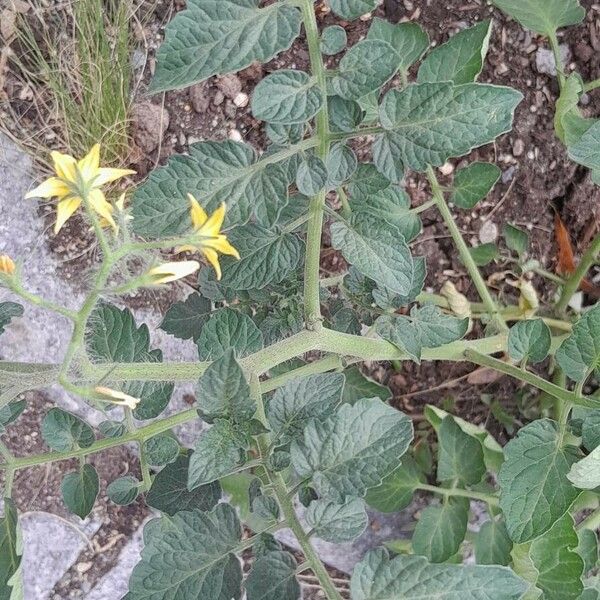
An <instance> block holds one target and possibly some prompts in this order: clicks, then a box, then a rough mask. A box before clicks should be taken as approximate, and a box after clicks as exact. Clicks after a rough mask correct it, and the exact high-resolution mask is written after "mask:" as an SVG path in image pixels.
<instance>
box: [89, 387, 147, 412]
mask: <svg viewBox="0 0 600 600" xmlns="http://www.w3.org/2000/svg"><path fill="white" fill-rule="evenodd" d="M94 392H96V394H98V396H99V399H100V400H104V401H105V402H111V403H112V404H117V405H118V406H126V407H127V408H130V409H131V410H134V409H135V407H136V406H137V405H138V404H139V403H140V399H139V398H134V397H133V396H130V395H129V394H126V393H125V392H119V391H118V390H113V389H111V388H108V387H103V386H100V385H99V386H96V387H95V388H94Z"/></svg>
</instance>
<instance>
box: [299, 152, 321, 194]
mask: <svg viewBox="0 0 600 600" xmlns="http://www.w3.org/2000/svg"><path fill="white" fill-rule="evenodd" d="M327 179H328V173H327V167H326V166H325V163H324V162H323V161H322V160H321V159H320V158H319V157H318V156H316V155H315V154H312V153H308V154H306V155H305V156H304V159H303V160H302V162H301V163H300V166H299V167H298V173H297V174H296V187H297V188H298V191H299V192H300V193H301V194H304V195H305V196H316V195H317V194H318V193H319V192H320V191H321V190H322V189H323V188H324V187H325V184H326V183H327Z"/></svg>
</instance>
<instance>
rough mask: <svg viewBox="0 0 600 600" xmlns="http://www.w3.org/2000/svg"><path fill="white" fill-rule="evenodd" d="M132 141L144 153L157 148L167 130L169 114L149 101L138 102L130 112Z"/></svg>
mask: <svg viewBox="0 0 600 600" xmlns="http://www.w3.org/2000/svg"><path fill="white" fill-rule="evenodd" d="M131 120H132V127H133V139H134V140H135V143H136V144H137V145H138V146H139V147H140V148H141V149H142V150H144V151H145V152H152V151H153V150H156V148H158V146H159V144H160V142H161V140H162V137H163V135H164V134H165V132H166V131H167V129H168V128H169V112H168V111H167V109H165V108H164V107H162V106H160V105H158V104H154V103H153V102H150V101H149V100H147V101H144V102H138V103H137V104H134V105H133V108H132V110H131Z"/></svg>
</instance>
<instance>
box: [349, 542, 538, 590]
mask: <svg viewBox="0 0 600 600" xmlns="http://www.w3.org/2000/svg"><path fill="white" fill-rule="evenodd" d="M526 588H527V586H526V585H525V582H524V581H523V580H522V579H521V578H519V577H517V576H516V575H515V574H514V573H513V572H512V571H511V570H510V569H507V568H506V567H495V566H494V567H490V566H475V565H436V564H431V563H429V562H427V560H426V559H425V558H424V557H422V556H397V557H396V558H394V559H393V560H390V557H389V554H388V552H387V550H384V549H383V548H378V549H376V550H371V551H370V552H369V553H368V554H367V555H366V556H365V557H364V558H363V560H362V561H361V562H360V563H358V565H357V566H356V567H355V569H354V572H353V573H352V580H351V582H350V591H351V595H352V600H396V599H400V598H402V600H420V599H423V598H431V599H432V600H433V599H435V600H438V599H439V600H481V599H482V598H493V599H494V600H520V598H521V596H522V594H523V593H524V592H525V590H526Z"/></svg>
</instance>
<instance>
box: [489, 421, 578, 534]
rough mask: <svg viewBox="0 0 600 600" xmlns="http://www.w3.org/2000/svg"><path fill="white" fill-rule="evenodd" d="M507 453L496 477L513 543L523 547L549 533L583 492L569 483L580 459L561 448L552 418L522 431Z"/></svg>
mask: <svg viewBox="0 0 600 600" xmlns="http://www.w3.org/2000/svg"><path fill="white" fill-rule="evenodd" d="M504 455H505V458H506V460H505V462H504V464H503V465H502V467H501V469H500V473H499V474H498V483H499V484H500V490H501V493H500V508H502V512H503V513H504V517H505V519H506V528H507V530H508V533H509V535H510V537H511V539H512V540H513V541H514V542H517V543H522V542H526V541H528V540H531V539H533V538H535V537H537V536H539V535H541V534H543V533H545V532H546V531H548V529H550V527H552V525H553V524H554V523H556V521H558V519H560V518H561V517H562V516H563V515H564V514H565V512H567V510H568V509H569V507H570V506H571V503H572V502H573V500H575V498H576V497H577V495H578V494H579V491H578V490H576V489H575V488H574V487H573V486H572V485H571V483H570V482H569V480H568V479H567V473H568V472H569V469H570V468H571V465H572V464H573V463H574V462H575V461H576V460H577V458H578V455H577V451H576V449H574V448H572V447H568V446H567V447H566V448H562V447H561V440H560V436H559V435H558V430H557V425H556V423H555V422H554V421H550V420H549V419H539V420H537V421H534V422H533V423H530V424H529V425H526V426H525V427H523V428H522V429H521V430H520V431H519V433H518V435H517V437H516V438H514V439H512V440H511V441H510V442H508V444H507V445H506V447H505V448H504Z"/></svg>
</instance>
